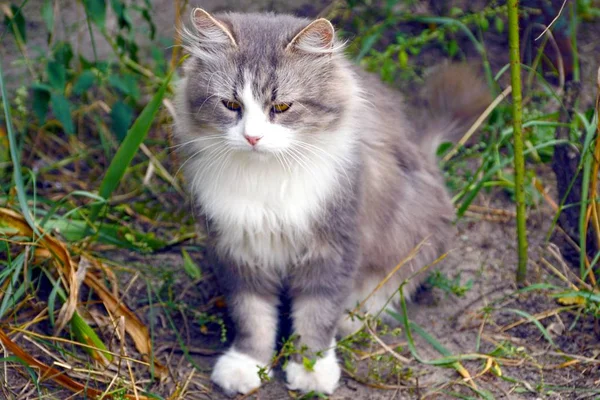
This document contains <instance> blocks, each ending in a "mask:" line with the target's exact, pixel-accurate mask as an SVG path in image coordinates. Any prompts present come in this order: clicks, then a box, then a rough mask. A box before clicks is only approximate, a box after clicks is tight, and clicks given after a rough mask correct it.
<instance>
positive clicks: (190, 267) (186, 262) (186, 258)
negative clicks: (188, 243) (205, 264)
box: [181, 249, 202, 281]
mask: <svg viewBox="0 0 600 400" xmlns="http://www.w3.org/2000/svg"><path fill="white" fill-rule="evenodd" d="M181 255H182V256H183V269H185V272H187V274H188V275H189V276H190V278H192V280H194V281H197V280H199V279H200V278H202V270H201V269H200V267H199V266H198V264H196V263H195V262H194V260H192V257H190V255H189V254H188V252H187V251H186V250H185V249H181Z"/></svg>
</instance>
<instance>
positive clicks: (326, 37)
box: [286, 18, 335, 54]
mask: <svg viewBox="0 0 600 400" xmlns="http://www.w3.org/2000/svg"><path fill="white" fill-rule="evenodd" d="M286 49H287V50H290V51H294V50H297V51H302V52H306V53H312V54H331V53H333V52H334V50H335V30H334V28H333V25H332V24H331V22H329V21H328V20H326V19H325V18H319V19H317V20H315V21H313V22H311V23H310V24H309V25H308V26H307V27H305V28H304V29H302V30H301V31H300V32H299V33H298V34H297V35H296V36H294V38H293V39H292V40H291V42H290V43H289V44H288V45H287V47H286Z"/></svg>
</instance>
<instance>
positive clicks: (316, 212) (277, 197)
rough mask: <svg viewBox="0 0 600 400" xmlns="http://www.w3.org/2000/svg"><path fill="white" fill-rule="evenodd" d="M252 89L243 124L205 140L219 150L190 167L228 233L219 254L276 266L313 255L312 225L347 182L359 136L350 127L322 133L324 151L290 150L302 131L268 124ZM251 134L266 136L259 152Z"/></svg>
mask: <svg viewBox="0 0 600 400" xmlns="http://www.w3.org/2000/svg"><path fill="white" fill-rule="evenodd" d="M247 82H250V81H249V79H247ZM250 87H251V86H250V83H248V85H247V86H246V87H245V88H244V90H243V93H242V102H243V105H242V106H243V111H242V115H243V117H242V119H241V121H240V123H238V124H237V125H236V126H235V127H233V128H232V129H230V130H229V131H227V132H224V134H223V136H224V138H217V139H214V140H213V141H202V142H200V144H199V145H198V146H204V147H208V146H211V145H213V147H212V148H208V149H207V150H206V151H205V152H204V154H202V156H200V157H197V158H195V159H194V160H192V161H190V162H189V163H188V165H186V166H187V168H188V176H191V177H192V180H193V181H192V184H191V187H192V191H193V194H194V195H195V196H194V197H195V198H196V200H197V201H198V202H199V203H200V204H201V206H202V210H203V212H204V213H205V214H206V215H207V216H208V217H210V218H211V221H212V222H213V224H214V226H215V228H216V229H218V230H219V231H220V232H221V233H223V234H222V235H221V240H220V242H219V243H217V248H218V249H219V251H221V252H224V253H226V254H228V255H229V256H230V257H232V258H233V259H234V260H235V261H238V262H240V263H241V264H245V265H249V266H251V267H252V266H254V267H260V268H267V269H277V268H282V267H285V266H287V265H290V264H294V263H297V262H301V260H300V259H299V257H302V256H306V255H307V254H306V250H307V247H308V246H307V245H308V241H309V240H310V239H311V234H310V233H311V231H310V228H311V225H312V224H313V223H314V221H316V220H318V218H320V217H321V215H322V213H323V212H324V207H325V205H326V204H327V203H328V199H330V198H331V196H333V195H334V194H335V193H336V190H337V188H338V182H339V181H340V179H346V178H345V176H344V172H343V168H344V164H346V163H347V161H348V155H349V154H350V153H351V151H352V147H353V146H354V145H355V139H354V133H353V132H352V130H351V129H348V128H344V129H340V130H338V131H335V132H328V134H327V135H323V136H325V138H323V139H322V140H321V141H320V142H319V144H318V146H319V148H320V149H321V150H315V149H313V150H312V151H307V150H303V149H300V148H297V149H295V150H290V149H291V148H293V146H294V140H298V139H297V137H296V135H295V133H294V132H293V131H292V130H290V129H288V128H286V127H284V126H281V125H278V124H276V123H272V122H271V121H269V119H268V118H267V114H268V110H263V108H262V106H261V105H259V104H258V102H256V101H255V99H254V98H253V97H252V94H251V90H250ZM245 133H246V134H248V135H250V136H261V139H260V141H259V142H258V144H257V145H256V146H254V147H252V146H251V145H250V144H249V143H248V142H247V141H246V140H245V139H244V134H245ZM198 151H199V152H202V151H203V150H202V148H201V147H199V150H198ZM286 151H287V152H288V153H287V154H285V152H286ZM290 151H295V152H293V153H289V152H290ZM298 152H301V153H302V155H299V153H298Z"/></svg>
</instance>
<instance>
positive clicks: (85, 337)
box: [71, 311, 113, 361]
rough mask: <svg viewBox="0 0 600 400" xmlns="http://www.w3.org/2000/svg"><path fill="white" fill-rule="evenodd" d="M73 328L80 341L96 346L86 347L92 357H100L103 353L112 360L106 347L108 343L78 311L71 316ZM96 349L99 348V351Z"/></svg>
mask: <svg viewBox="0 0 600 400" xmlns="http://www.w3.org/2000/svg"><path fill="white" fill-rule="evenodd" d="M71 330H72V331H73V334H74V335H75V337H76V338H77V341H79V343H83V344H87V345H89V346H93V347H94V348H90V347H85V351H87V352H88V353H89V354H90V355H91V356H92V357H94V358H95V359H99V354H102V356H104V357H105V358H106V359H107V360H108V361H112V359H113V356H112V354H110V353H109V352H108V349H107V348H106V345H105V344H104V342H103V341H102V339H100V337H99V336H98V335H97V334H96V332H95V331H94V330H93V329H92V327H91V326H89V325H88V323H87V322H85V320H84V319H83V318H81V316H79V313H78V312H77V311H75V313H73V317H72V318H71ZM96 349H98V350H99V352H98V350H96ZM103 350H104V351H103Z"/></svg>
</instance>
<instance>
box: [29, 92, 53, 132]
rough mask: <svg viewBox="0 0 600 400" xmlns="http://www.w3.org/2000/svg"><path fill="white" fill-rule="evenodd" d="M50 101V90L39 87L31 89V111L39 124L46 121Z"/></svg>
mask: <svg viewBox="0 0 600 400" xmlns="http://www.w3.org/2000/svg"><path fill="white" fill-rule="evenodd" d="M49 103H50V92H49V91H47V90H44V89H41V88H34V89H33V104H32V108H33V112H34V113H35V116H36V117H37V119H38V121H39V122H40V125H44V124H45V123H46V115H48V108H49Z"/></svg>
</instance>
